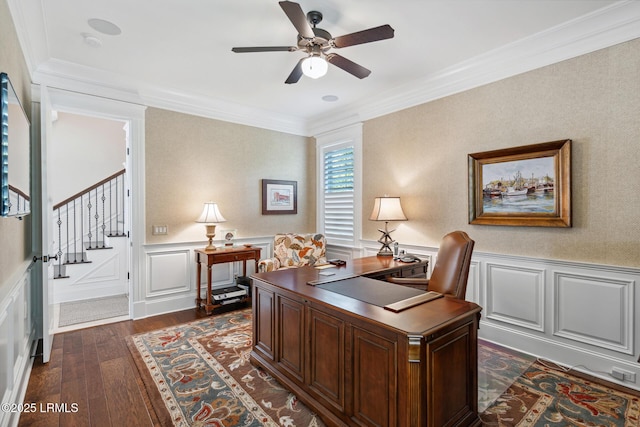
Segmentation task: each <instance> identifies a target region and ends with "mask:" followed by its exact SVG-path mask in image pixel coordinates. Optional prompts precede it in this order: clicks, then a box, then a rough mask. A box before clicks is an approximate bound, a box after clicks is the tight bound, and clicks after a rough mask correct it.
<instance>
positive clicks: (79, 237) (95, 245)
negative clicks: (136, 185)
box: [53, 169, 126, 279]
mask: <svg viewBox="0 0 640 427" xmlns="http://www.w3.org/2000/svg"><path fill="white" fill-rule="evenodd" d="M125 192H126V190H125V170H124V169H123V170H121V171H119V172H116V173H115V174H113V175H111V176H109V177H107V178H105V179H103V180H101V181H100V182H97V183H95V184H93V185H92V186H90V187H88V188H86V189H84V190H82V191H80V192H78V193H76V194H74V195H73V196H71V197H69V198H67V199H66V200H64V201H62V202H60V203H57V204H56V205H54V206H53V211H54V218H55V226H56V229H57V234H58V236H57V246H58V261H57V264H58V265H57V266H56V267H57V268H55V269H54V270H56V271H55V273H54V278H55V279H61V278H65V277H68V276H66V275H65V268H63V265H66V264H80V263H88V262H90V261H89V260H88V259H87V257H86V252H85V249H86V250H95V249H108V248H109V247H108V246H107V245H106V241H105V240H106V239H105V237H123V236H126V232H125V226H124V220H125V203H124V202H125V197H126V195H125ZM63 255H65V256H64V257H63Z"/></svg>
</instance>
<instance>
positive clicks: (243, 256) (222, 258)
mask: <svg viewBox="0 0 640 427" xmlns="http://www.w3.org/2000/svg"><path fill="white" fill-rule="evenodd" d="M250 259H256V254H255V253H254V252H240V253H230V254H220V255H216V256H215V257H214V258H213V263H214V264H219V263H223V262H235V261H247V260H250Z"/></svg>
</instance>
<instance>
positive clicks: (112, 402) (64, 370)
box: [18, 309, 218, 427]
mask: <svg viewBox="0 0 640 427" xmlns="http://www.w3.org/2000/svg"><path fill="white" fill-rule="evenodd" d="M216 313H218V311H216ZM204 316H205V313H204V311H202V310H195V309H193V310H185V311H180V312H175V313H170V314H166V315H161V316H155V317H149V318H147V319H142V320H135V321H133V320H128V321H124V322H118V323H111V324H107V325H102V326H95V327H91V328H87V329H81V330H77V331H71V332H65V333H61V334H58V335H56V336H55V338H54V340H53V350H52V352H51V360H50V361H49V363H47V364H43V363H42V358H41V357H37V358H36V360H35V361H34V365H33V369H32V371H31V377H30V379H29V385H28V388H27V392H26V396H25V400H24V402H25V403H28V404H32V403H34V404H35V409H36V411H35V412H34V413H23V414H22V415H21V416H20V422H19V424H18V425H19V426H43V427H44V426H46V427H55V426H82V427H86V426H128V427H130V426H131V427H133V426H151V425H158V423H157V420H156V419H155V414H153V413H150V412H149V411H148V409H147V405H146V404H145V400H144V399H145V398H146V395H145V394H144V392H143V391H142V390H143V388H142V386H141V385H140V381H141V378H140V375H139V374H138V370H137V368H136V366H135V364H134V362H133V358H132V356H131V354H130V352H129V350H128V348H127V344H126V342H125V337H127V336H129V335H133V334H137V333H140V332H147V331H152V330H156V329H161V328H164V327H167V326H173V325H176V324H179V323H184V322H188V321H191V320H195V319H198V318H201V317H204ZM60 404H62V405H60ZM54 405H56V406H54Z"/></svg>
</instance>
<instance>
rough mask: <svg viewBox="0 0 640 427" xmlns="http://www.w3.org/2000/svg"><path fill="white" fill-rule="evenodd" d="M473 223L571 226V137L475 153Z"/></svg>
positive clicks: (471, 191)
mask: <svg viewBox="0 0 640 427" xmlns="http://www.w3.org/2000/svg"><path fill="white" fill-rule="evenodd" d="M468 161H469V224H483V225H510V226H525V227H527V226H528V227H571V140H570V139H565V140H560V141H551V142H544V143H541V144H534V145H525V146H520V147H513V148H507V149H503V150H494V151H485V152H482V153H473V154H469V157H468Z"/></svg>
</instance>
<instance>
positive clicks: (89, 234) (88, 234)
mask: <svg viewBox="0 0 640 427" xmlns="http://www.w3.org/2000/svg"><path fill="white" fill-rule="evenodd" d="M87 197H88V202H89V203H88V205H87V209H88V211H89V214H88V216H87V218H88V221H89V223H88V224H87V229H88V230H89V232H88V233H87V237H88V238H89V246H88V249H91V244H92V243H91V238H92V237H93V234H91V193H89V194H88V195H87Z"/></svg>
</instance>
